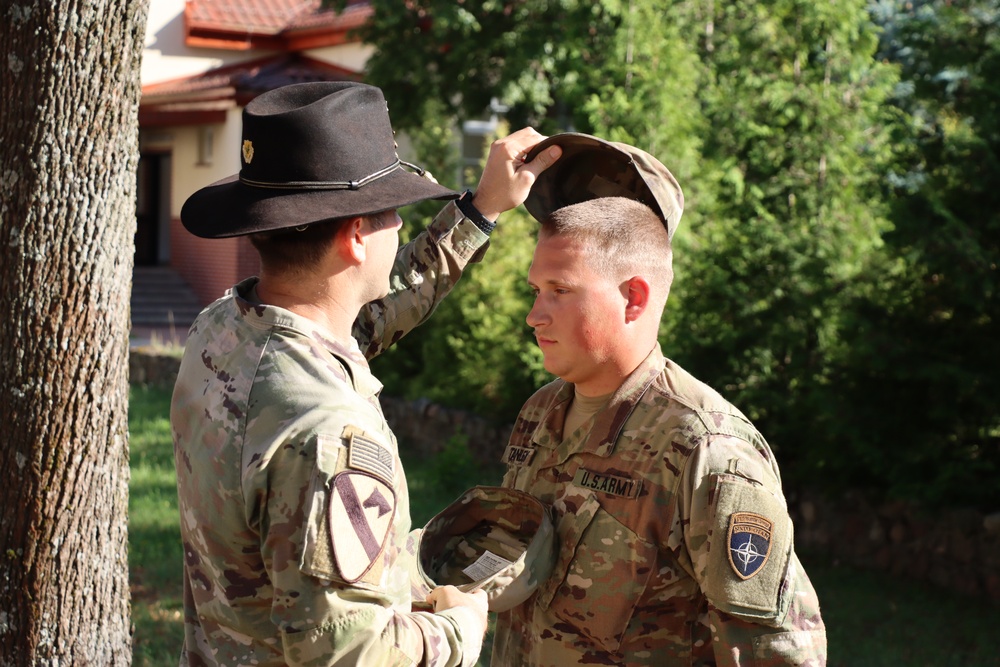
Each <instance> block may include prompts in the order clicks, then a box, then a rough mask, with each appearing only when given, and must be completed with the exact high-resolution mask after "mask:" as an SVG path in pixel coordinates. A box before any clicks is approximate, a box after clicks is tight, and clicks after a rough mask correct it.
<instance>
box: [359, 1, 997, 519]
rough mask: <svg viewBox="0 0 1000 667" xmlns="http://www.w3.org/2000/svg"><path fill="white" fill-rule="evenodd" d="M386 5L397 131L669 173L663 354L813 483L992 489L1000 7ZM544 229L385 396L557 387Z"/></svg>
mask: <svg viewBox="0 0 1000 667" xmlns="http://www.w3.org/2000/svg"><path fill="white" fill-rule="evenodd" d="M373 4H374V6H375V9H376V18H375V20H374V21H373V22H372V24H371V25H370V26H369V28H368V30H367V33H366V34H367V38H368V40H369V42H370V43H372V44H374V45H375V46H376V48H377V52H376V53H375V55H374V56H373V58H372V59H371V60H370V61H369V72H368V76H369V80H370V81H371V82H372V83H375V84H376V85H380V86H382V87H383V88H384V89H385V90H386V91H387V96H388V97H389V98H390V100H392V99H404V100H407V104H406V106H405V109H400V110H399V111H400V113H399V114H396V113H395V110H396V109H395V107H393V109H394V116H393V118H394V121H395V122H397V124H398V125H399V126H400V127H402V128H405V129H408V130H410V131H416V132H424V131H426V129H427V128H435V129H434V131H435V132H443V130H438V129H436V128H440V127H445V126H448V125H450V124H453V123H454V122H456V121H459V120H463V119H466V118H472V117H482V116H484V115H485V114H490V113H494V112H496V111H497V110H500V109H504V108H507V109H508V111H507V113H506V117H507V119H508V120H509V121H510V122H511V124H512V126H514V127H519V126H520V125H522V124H524V123H531V124H533V125H535V126H537V127H539V128H540V129H541V130H542V131H543V132H554V131H558V130H561V129H575V130H578V131H583V132H591V133H595V134H598V135H601V136H604V137H607V138H610V139H615V140H621V141H626V142H628V143H632V144H633V145H637V146H640V147H642V148H644V149H646V150H648V151H649V152H651V153H653V154H654V155H657V156H658V157H660V158H661V159H662V160H663V162H664V163H665V164H667V166H668V167H670V169H671V170H672V171H673V172H674V174H675V175H676V176H677V177H678V179H679V181H680V183H681V184H682V186H683V187H684V191H685V196H686V209H685V214H684V219H683V221H682V224H681V227H680V231H679V232H678V234H677V236H676V238H675V269H676V275H677V278H676V281H675V284H674V286H673V289H672V294H671V299H670V303H669V304H668V308H667V314H666V316H665V320H664V322H663V324H662V327H661V341H662V342H663V344H664V348H665V351H666V353H667V354H668V355H669V356H671V357H673V358H674V359H676V360H677V361H678V362H680V363H681V364H682V365H684V366H685V367H687V368H688V369H689V370H690V371H692V372H693V373H694V374H695V375H697V376H698V377H700V378H702V379H703V380H705V381H706V382H708V383H709V384H710V385H712V386H714V387H716V388H718V389H719V390H720V391H722V393H723V394H724V395H726V396H727V398H729V399H730V400H732V401H733V402H734V403H735V404H736V405H738V406H739V407H741V408H742V409H743V410H744V411H745V412H747V413H748V415H749V416H750V417H751V418H752V419H754V420H755V422H756V423H757V425H758V426H759V427H760V428H761V430H762V432H763V433H764V434H765V436H766V437H767V438H768V440H769V441H770V442H771V443H772V445H774V447H775V449H776V451H777V452H778V457H779V460H780V461H781V465H782V470H783V473H784V476H785V478H786V479H788V480H789V481H790V483H792V484H810V485H814V486H815V485H826V486H827V487H829V488H830V489H831V490H832V489H837V488H840V487H843V486H845V485H853V486H862V487H864V488H866V490H868V491H878V492H884V493H885V494H887V495H892V496H905V497H910V498H916V499H918V500H923V501H925V502H932V503H937V502H952V503H965V502H968V503H975V504H980V505H988V504H989V503H990V502H992V501H994V500H995V494H993V493H992V492H991V489H990V487H989V485H985V484H982V483H980V482H979V480H981V479H984V478H987V477H988V476H989V475H992V474H995V473H996V471H997V470H998V469H1000V418H998V417H997V412H996V410H995V407H994V404H995V402H996V397H997V396H998V395H1000V368H997V366H998V363H1000V355H997V354H996V353H995V349H996V343H995V342H993V341H995V340H997V339H1000V336H998V333H1000V332H997V331H996V328H997V325H996V313H997V312H1000V308H998V305H1000V304H998V303H997V298H998V297H997V269H996V265H997V260H998V255H1000V249H998V247H997V246H998V243H1000V214H998V213H997V211H998V210H1000V201H998V198H1000V189H998V188H996V187H995V185H994V184H995V183H996V182H997V180H998V178H1000V158H998V155H1000V146H998V145H997V142H998V141H1000V131H998V129H997V128H998V127H1000V104H998V100H997V95H998V94H1000V88H998V87H997V85H996V83H995V82H996V76H995V72H997V71H998V66H1000V62H998V60H1000V56H998V46H997V45H998V44H1000V40H998V35H997V30H998V27H997V26H998V11H1000V10H998V8H997V7H996V3H995V2H993V1H992V0H962V1H961V2H951V1H948V2H945V1H944V0H918V2H915V3H912V2H904V1H903V0H888V1H887V2H879V3H876V4H872V5H870V6H866V4H865V2H863V1H862V0H832V1H831V2H828V3H821V4H816V3H812V2H806V1H805V0H734V1H733V2H727V3H702V2H698V3H667V4H666V5H664V4H663V3H659V2H654V1H653V0H630V1H629V2H624V1H622V0H601V1H598V2H587V3H584V2H578V1H575V0H547V1H543V2H533V3H517V2H510V1H505V0H493V1H490V0H464V1H462V2H453V1H452V0H417V1H415V2H408V3H406V4H405V5H400V4H399V3H394V2H389V0H375V1H374V3H373ZM869 12H871V14H869ZM552 26H558V27H559V29H558V30H552ZM415 63H416V65H415ZM418 128H419V129H418ZM445 145H446V142H440V143H438V144H437V148H436V150H444V149H445ZM521 216H523V214H522V213H515V214H508V215H505V216H504V219H503V220H502V221H501V227H500V229H499V230H498V232H497V233H496V234H495V239H494V242H493V248H492V250H491V251H490V253H489V255H488V258H487V260H486V262H485V263H484V264H482V265H480V266H476V267H474V268H473V269H472V270H471V271H470V272H469V275H468V276H467V277H466V278H465V279H464V280H463V283H462V284H460V285H459V287H458V289H457V290H456V292H455V294H454V295H453V296H452V297H450V299H449V300H448V301H447V302H446V303H445V305H443V306H442V307H441V309H440V310H439V312H438V313H437V314H436V315H435V317H434V318H433V319H432V320H431V323H430V324H429V325H427V326H425V327H424V329H425V331H422V332H418V333H416V334H413V335H412V336H411V337H410V338H409V339H405V340H404V341H403V343H402V346H401V349H400V350H398V351H396V352H394V353H390V354H388V355H386V359H385V360H383V361H382V362H377V363H381V364H382V365H381V367H380V368H381V371H380V372H381V373H382V376H383V377H386V376H388V377H389V381H388V382H387V388H388V390H390V391H394V392H396V391H398V392H400V393H404V394H405V395H407V396H410V397H417V396H426V397H428V398H432V399H433V400H439V401H442V402H446V403H448V404H451V405H455V406H460V407H466V408H471V409H475V410H478V411H481V412H483V413H484V414H491V415H494V416H497V417H498V418H503V419H510V418H511V417H512V416H513V413H514V411H515V410H516V409H517V406H519V405H520V403H521V402H522V401H523V400H524V398H525V397H526V396H527V395H528V394H530V393H531V391H532V390H533V389H534V388H536V387H537V386H539V385H540V384H541V383H542V382H545V381H546V380H547V379H548V378H547V376H546V374H545V373H544V372H543V371H542V370H541V368H540V366H539V363H538V354H537V350H535V348H534V344H533V342H532V341H531V339H530V336H528V335H527V330H526V328H525V327H524V326H523V325H522V323H521V322H522V321H523V317H524V315H525V313H526V312H527V308H528V306H529V305H530V300H529V297H528V295H527V293H526V290H525V289H524V286H523V276H524V274H525V272H526V270H527V266H528V262H529V261H530V259H529V258H530V242H529V241H527V240H526V239H527V238H528V236H529V235H525V236H524V237H523V238H520V237H519V238H518V239H516V240H515V239H513V238H512V236H517V235H519V234H520V233H521V232H519V231H518V225H519V224H520V220H521V219H522V218H521ZM528 226H529V227H530V223H528ZM522 241H523V243H522Z"/></svg>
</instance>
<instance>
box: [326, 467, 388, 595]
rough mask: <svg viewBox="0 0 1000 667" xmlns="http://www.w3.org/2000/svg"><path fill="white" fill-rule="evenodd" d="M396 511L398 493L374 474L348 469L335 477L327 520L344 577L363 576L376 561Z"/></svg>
mask: <svg viewBox="0 0 1000 667" xmlns="http://www.w3.org/2000/svg"><path fill="white" fill-rule="evenodd" d="M395 514H396V494H395V493H393V490H392V488H391V487H389V485H388V484H385V483H384V482H383V481H382V480H380V479H378V478H377V477H375V476H374V475H369V474H367V473H364V472H354V471H347V472H342V473H339V474H338V475H337V476H336V477H334V478H333V481H332V482H331V498H330V509H329V517H328V521H329V524H330V536H331V541H332V544H331V546H332V548H333V553H334V555H335V556H336V559H337V567H338V568H339V569H340V575H341V576H342V577H343V578H344V581H347V582H348V583H354V582H356V581H358V580H360V579H361V578H362V577H363V576H365V574H366V573H367V572H368V570H370V569H371V567H372V565H374V564H375V561H376V559H378V558H379V556H380V555H381V554H382V549H383V548H384V547H385V543H386V539H387V538H388V537H389V531H390V529H391V528H392V519H393V516H395Z"/></svg>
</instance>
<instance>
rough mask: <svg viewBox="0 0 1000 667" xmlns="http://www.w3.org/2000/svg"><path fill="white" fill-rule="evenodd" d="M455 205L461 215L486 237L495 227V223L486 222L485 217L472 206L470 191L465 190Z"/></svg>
mask: <svg viewBox="0 0 1000 667" xmlns="http://www.w3.org/2000/svg"><path fill="white" fill-rule="evenodd" d="M455 203H456V204H457V205H458V210H459V211H461V212H462V215H464V216H465V217H466V218H468V220H469V222H471V223H472V224H474V225H475V226H476V227H478V228H479V229H480V231H482V232H483V233H484V234H487V235H488V234H489V233H490V232H492V231H493V228H494V227H496V226H497V223H495V222H493V221H492V220H487V219H486V216H484V215H483V214H482V213H480V212H479V209H477V208H476V207H475V206H473V204H472V190H466V191H465V192H464V193H463V194H462V196H461V197H459V198H458V201H456V202H455Z"/></svg>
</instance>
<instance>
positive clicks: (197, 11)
mask: <svg viewBox="0 0 1000 667" xmlns="http://www.w3.org/2000/svg"><path fill="white" fill-rule="evenodd" d="M371 14H372V7H371V4H370V3H369V2H368V0H349V1H348V3H347V6H346V7H345V8H344V11H343V12H337V11H336V10H334V9H328V8H324V7H322V6H321V0H187V4H186V6H185V8H184V22H185V26H186V33H187V42H188V45H190V46H199V45H204V46H213V47H221V48H226V46H227V44H228V45H229V48H238V49H247V48H283V49H284V50H290V49H292V48H315V47H317V46H326V45H330V44H339V43H343V42H345V41H349V40H350V39H351V36H350V35H349V34H348V33H349V32H350V31H351V30H354V29H355V28H359V27H361V26H362V25H364V24H365V22H366V21H367V20H368V19H369V17H371ZM303 39H307V40H309V41H308V43H306V44H301V43H295V42H296V40H298V41H300V42H301V40H303Z"/></svg>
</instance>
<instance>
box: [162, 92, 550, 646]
mask: <svg viewBox="0 0 1000 667" xmlns="http://www.w3.org/2000/svg"><path fill="white" fill-rule="evenodd" d="M542 138H543V137H541V136H540V135H538V133H536V132H535V131H534V130H531V129H530V128H525V129H524V130H521V131H519V132H515V133H514V134H512V135H510V136H508V137H506V138H505V139H503V140H500V141H498V142H495V143H494V145H493V147H492V148H491V151H490V155H489V158H488V160H487V165H486V168H485V170H484V173H483V177H482V179H481V181H480V183H479V187H478V188H477V190H476V192H475V194H474V195H473V194H471V193H466V194H465V195H463V196H462V198H460V199H457V198H458V197H459V193H457V192H453V191H451V190H448V189H446V188H444V187H441V186H439V185H437V184H436V183H434V182H432V181H431V180H428V179H426V178H422V177H421V176H419V175H417V174H414V173H411V172H410V171H408V170H407V167H412V165H407V164H406V163H403V162H402V161H401V160H400V159H399V157H398V156H397V154H396V150H395V142H394V140H393V132H392V128H391V126H390V123H389V116H388V112H387V107H386V101H385V99H384V98H383V96H382V93H381V91H380V90H379V89H378V88H374V87H372V86H367V85H364V84H357V83H346V82H338V83H310V84H298V85H293V86H287V87H284V88H280V89H277V90H274V91H271V92H269V93H265V94H263V95H260V96H259V97H257V98H256V99H255V100H253V101H252V102H250V103H249V104H248V105H247V107H246V108H245V110H244V113H243V141H242V145H241V157H242V168H241V170H240V172H239V173H238V174H236V175H234V176H232V177H231V178H228V179H225V180H224V181H220V182H218V183H215V184H213V185H210V186H208V187H206V188H203V189H202V190H199V191H198V192H196V193H195V194H194V195H192V196H191V197H190V198H189V199H188V201H187V202H186V203H185V205H184V207H183V209H182V211H181V219H182V222H183V223H184V226H185V227H186V228H187V229H188V230H189V231H191V232H192V233H194V234H196V235H198V236H202V237H207V238H224V237H232V236H241V235H249V237H250V240H251V241H252V243H253V245H254V247H255V248H256V249H257V251H258V253H259V254H260V258H261V273H260V276H259V278H258V277H255V278H249V279H247V280H245V281H243V282H241V283H239V284H238V285H236V286H235V287H233V288H232V289H231V290H230V291H229V292H227V294H226V295H225V296H223V297H222V298H220V299H219V300H218V301H216V302H215V303H213V304H212V305H210V306H208V307H207V308H206V309H205V310H204V311H203V312H202V313H201V314H200V315H199V316H198V318H197V320H196V321H195V323H194V324H193V325H192V327H191V330H190V332H189V335H188V339H187V344H186V349H185V353H184V358H183V360H182V362H181V367H180V371H179V374H178V378H177V383H176V386H175V389H174V395H173V400H172V403H171V426H172V430H173V434H174V447H175V453H176V468H177V485H178V496H179V502H180V513H181V536H182V539H183V543H184V554H185V559H184V587H185V599H184V608H185V642H184V649H183V653H182V658H181V663H182V664H191V665H230V664H232V665H235V664H253V665H265V666H266V665H274V666H277V665H299V664H309V665H328V664H345V665H347V664H349V665H359V666H365V665H379V666H381V665H414V664H421V665H471V664H474V663H475V662H476V659H477V657H478V654H479V651H480V648H481V645H482V638H483V633H484V631H485V627H486V607H487V601H486V595H485V593H483V592H482V591H479V592H472V593H465V592H462V591H459V590H458V589H457V588H455V587H453V586H442V587H439V588H437V589H435V590H434V591H433V592H432V593H431V595H430V597H429V598H428V599H429V602H430V603H431V604H432V605H433V607H434V610H433V611H432V612H414V611H411V598H410V577H409V569H408V568H407V567H404V565H403V564H402V563H401V562H400V561H401V559H403V558H404V557H405V551H404V549H405V543H406V538H407V532H408V530H409V524H410V517H409V499H408V495H407V488H406V478H405V476H404V474H403V470H402V467H401V465H400V460H399V456H398V451H397V443H396V440H395V438H394V436H393V434H392V432H391V430H390V429H389V427H388V425H387V424H386V422H385V418H384V417H383V415H382V411H381V408H380V406H379V400H378V395H379V391H380V390H381V384H380V383H379V382H378V380H377V379H376V378H375V377H374V376H373V375H372V374H371V372H370V369H369V367H368V363H367V359H370V358H371V357H373V356H375V355H377V354H378V353H380V352H382V351H383V350H385V349H386V348H387V347H389V346H390V345H391V344H393V343H394V342H395V341H397V340H398V339H399V338H400V337H401V336H402V335H404V334H405V333H406V332H408V331H409V330H411V329H412V328H413V327H415V326H417V325H418V324H420V322H422V321H423V320H424V319H425V318H426V317H428V316H429V315H430V313H431V312H432V311H433V310H434V308H435V307H436V305H437V304H438V303H439V302H440V301H441V299H442V298H444V296H445V295H446V294H447V293H448V292H449V291H450V290H451V289H452V287H453V286H454V285H455V283H456V281H457V280H458V278H459V276H460V275H461V273H462V271H463V269H464V268H465V266H466V265H467V264H468V263H470V262H475V261H478V260H479V259H480V258H481V256H482V254H483V252H484V250H485V247H486V245H487V241H488V238H489V234H490V231H491V230H492V228H493V225H494V224H495V220H496V218H497V216H498V215H499V214H500V213H502V212H504V211H506V210H509V209H511V208H514V207H515V206H517V205H518V204H520V203H521V202H523V201H524V198H525V197H526V195H527V193H528V190H529V188H530V186H531V184H532V182H533V181H534V179H535V177H536V176H537V175H538V174H540V173H541V172H542V171H543V170H544V169H545V168H546V167H547V166H548V165H549V164H551V163H552V162H553V161H554V160H555V159H556V158H557V157H558V154H559V151H558V150H553V151H551V152H546V153H545V154H544V155H543V156H542V158H541V159H536V160H534V161H533V162H532V163H530V164H525V163H524V162H523V160H520V159H518V156H520V155H522V154H523V153H524V152H525V151H527V150H530V149H531V148H532V147H533V146H534V145H535V144H536V143H537V142H538V141H539V140H541V139H542ZM426 199H441V200H449V201H448V203H447V204H446V205H445V206H444V209H443V210H442V211H441V213H440V214H438V216H437V217H436V218H435V220H434V221H433V222H432V223H431V225H430V226H429V227H428V228H427V230H425V231H424V232H423V233H422V234H420V235H419V236H418V237H417V238H416V239H414V240H413V241H412V242H411V243H409V244H407V245H406V246H405V247H403V248H399V247H398V245H399V243H398V230H399V226H400V219H399V216H398V215H397V213H396V209H397V208H399V207H402V206H405V205H408V204H412V203H415V202H419V201H422V200H426Z"/></svg>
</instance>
